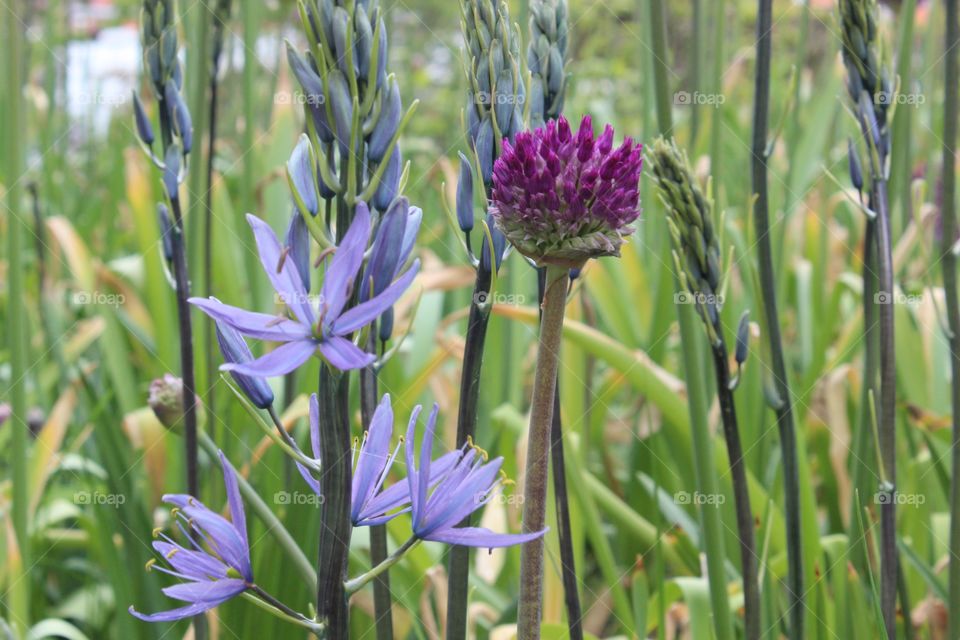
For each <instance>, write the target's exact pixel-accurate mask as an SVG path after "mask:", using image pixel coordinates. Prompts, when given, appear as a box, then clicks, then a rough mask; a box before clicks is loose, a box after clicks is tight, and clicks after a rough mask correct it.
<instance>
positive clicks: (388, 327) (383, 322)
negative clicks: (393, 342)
mask: <svg viewBox="0 0 960 640" xmlns="http://www.w3.org/2000/svg"><path fill="white" fill-rule="evenodd" d="M378 333H379V335H378V336H377V337H378V338H380V342H381V343H386V342H388V341H389V340H390V338H392V337H393V307H390V308H389V309H387V310H386V311H384V312H383V315H381V316H380V326H379V327H378Z"/></svg>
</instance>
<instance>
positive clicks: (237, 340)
mask: <svg viewBox="0 0 960 640" xmlns="http://www.w3.org/2000/svg"><path fill="white" fill-rule="evenodd" d="M298 217H299V214H298ZM216 324H217V344H218V345H220V353H221V354H223V359H224V360H226V361H227V362H230V363H240V364H243V363H245V362H250V361H251V360H253V353H251V352H250V347H248V346H247V341H246V340H244V339H243V336H242V335H240V333H239V332H238V331H237V330H236V329H234V328H233V327H231V326H230V325H228V324H226V323H223V322H217V323H216ZM230 375H231V376H232V377H233V380H234V382H236V383H237V386H238V387H240V390H241V391H243V394H244V395H245V396H247V398H249V399H250V402H252V403H253V404H254V406H256V407H259V408H260V409H266V408H268V407H269V406H270V405H272V404H273V390H272V389H271V388H270V385H269V384H267V381H266V379H265V378H254V377H252V376H245V375H243V374H241V373H237V372H235V371H231V372H230ZM151 389H152V387H151ZM154 411H156V409H154Z"/></svg>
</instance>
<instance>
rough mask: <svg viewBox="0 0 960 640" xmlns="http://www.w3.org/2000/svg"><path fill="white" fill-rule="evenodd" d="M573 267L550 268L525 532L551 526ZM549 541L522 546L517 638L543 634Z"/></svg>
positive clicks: (535, 391)
mask: <svg viewBox="0 0 960 640" xmlns="http://www.w3.org/2000/svg"><path fill="white" fill-rule="evenodd" d="M567 280H568V271H567V269H566V268H565V267H556V266H549V267H547V274H546V284H545V285H544V292H543V306H542V310H543V317H542V319H541V321H540V340H539V344H538V347H537V370H536V373H535V375H534V382H533V394H532V400H531V410H530V428H529V430H528V432H527V463H526V466H525V470H524V474H525V475H524V482H523V531H524V532H525V533H529V532H534V531H540V530H542V529H543V528H544V526H545V525H546V516H547V476H548V471H549V465H550V428H551V423H552V421H553V407H554V398H555V393H556V389H557V370H558V369H559V366H560V343H561V339H562V336H563V315H564V311H565V309H566V305H567ZM543 546H544V541H543V538H542V537H539V538H537V539H535V540H532V541H530V542H526V543H524V545H523V547H522V548H521V550H520V611H519V613H518V616H517V618H518V619H517V637H518V638H519V639H520V640H535V639H536V638H539V637H540V619H541V615H542V608H543Z"/></svg>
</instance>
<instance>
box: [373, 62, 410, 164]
mask: <svg viewBox="0 0 960 640" xmlns="http://www.w3.org/2000/svg"><path fill="white" fill-rule="evenodd" d="M380 100H381V107H380V115H379V117H378V118H377V124H376V125H374V127H373V132H372V133H371V134H370V141H369V143H368V144H367V155H369V156H370V159H371V160H372V161H373V162H377V163H379V162H380V161H381V160H382V159H383V156H384V155H385V154H386V152H387V148H388V147H389V146H390V141H391V140H392V139H393V136H394V134H395V133H396V132H397V127H399V126H400V115H401V114H400V111H401V109H402V108H403V107H402V105H401V104H400V87H399V86H398V85H397V80H396V79H395V78H393V79H391V80H390V83H389V86H388V87H387V90H386V91H381V94H380Z"/></svg>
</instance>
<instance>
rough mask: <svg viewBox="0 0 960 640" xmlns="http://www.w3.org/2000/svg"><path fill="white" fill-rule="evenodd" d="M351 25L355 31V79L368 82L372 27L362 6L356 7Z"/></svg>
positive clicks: (371, 50) (371, 49) (371, 51)
mask: <svg viewBox="0 0 960 640" xmlns="http://www.w3.org/2000/svg"><path fill="white" fill-rule="evenodd" d="M353 25H354V28H355V29H356V33H355V35H354V47H353V50H354V56H355V57H356V62H357V77H358V78H359V79H361V80H369V77H370V56H371V54H372V53H373V27H372V26H371V25H370V18H369V16H367V11H366V9H364V8H363V5H362V4H361V5H357V8H356V11H355V13H354V17H353Z"/></svg>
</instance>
